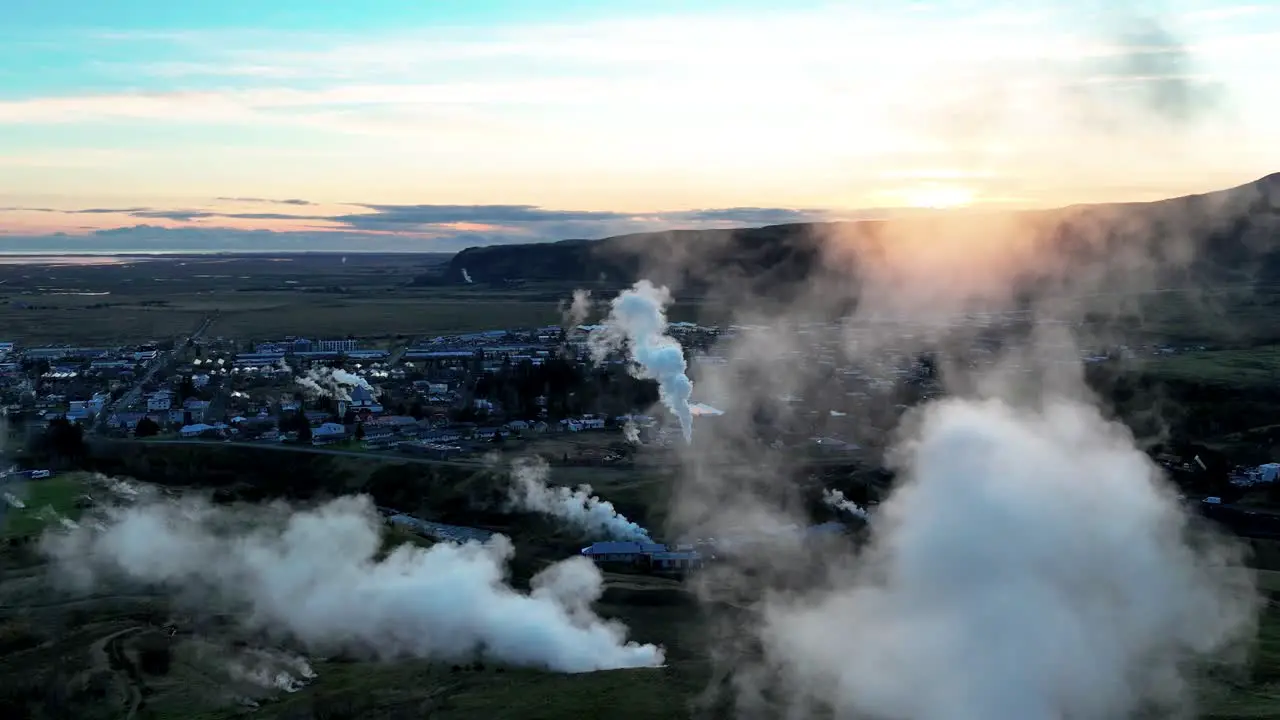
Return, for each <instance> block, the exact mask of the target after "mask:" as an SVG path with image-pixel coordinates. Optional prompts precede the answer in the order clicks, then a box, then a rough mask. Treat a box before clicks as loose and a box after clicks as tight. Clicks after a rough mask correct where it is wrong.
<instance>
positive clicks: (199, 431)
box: [179, 423, 222, 438]
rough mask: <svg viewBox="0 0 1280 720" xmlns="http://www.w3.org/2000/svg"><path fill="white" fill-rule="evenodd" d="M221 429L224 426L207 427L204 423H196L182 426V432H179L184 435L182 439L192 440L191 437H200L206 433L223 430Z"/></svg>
mask: <svg viewBox="0 0 1280 720" xmlns="http://www.w3.org/2000/svg"><path fill="white" fill-rule="evenodd" d="M221 429H222V426H220V425H206V424H204V423H196V424H194V425H184V426H182V430H180V431H179V432H181V433H182V437H185V438H191V437H199V436H200V435H203V434H204V433H207V432H212V431H215V430H221Z"/></svg>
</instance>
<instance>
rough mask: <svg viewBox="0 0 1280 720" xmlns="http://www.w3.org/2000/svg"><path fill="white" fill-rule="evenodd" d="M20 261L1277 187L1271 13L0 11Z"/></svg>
mask: <svg viewBox="0 0 1280 720" xmlns="http://www.w3.org/2000/svg"><path fill="white" fill-rule="evenodd" d="M2 20H3V21H2V22H0V252H58V251H67V252H86V251H103V252H108V251H129V250H138V251H195V250H201V251H203V250H228V251H245V250H340V251H344V252H357V251H360V250H378V251H386V250H404V251H427V252H434V251H454V250H458V249H461V248H463V247H467V246H471V245H484V244H492V243H510V242H531V241H543V240H559V239H565V238H584V237H585V238H592V237H603V236H607V235H613V234H620V233H623V232H634V231H643V230H654V229H665V228H672V227H687V228H692V227H733V226H744V225H760V224H770V223H777V222H792V221H804V220H819V219H842V218H854V217H861V216H865V215H867V214H869V213H874V212H875V211H880V210H883V209H885V208H939V207H945V208H953V207H970V208H977V209H1003V208H1018V207H1050V206H1059V205H1066V204H1073V203H1080V202H1113V201H1144V200H1153V199H1159V198H1163V197H1170V196H1175V195H1182V194H1189V193H1195V192H1203V191H1208V190H1214V189H1221V188H1225V187H1230V186H1234V185H1239V184H1243V183H1246V182H1249V181H1251V180H1254V179H1257V178H1259V177H1261V176H1264V175H1267V174H1269V173H1272V172H1275V171H1278V170H1280V123H1278V122H1276V118H1277V117H1280V114H1278V113H1277V110H1280V107H1277V105H1280V96H1277V94H1276V93H1275V92H1274V78H1275V77H1277V76H1280V50H1277V49H1276V48H1280V3H1257V4H1247V3H1238V2H1212V1H1209V0H1168V1H1166V2H1159V3H1155V2H1127V3H1108V2H1099V1H1098V0H1072V1H1070V2H1068V1H1066V0H1063V1H1062V2H1051V1H1047V0H1024V1H1022V2H978V1H976V0H967V1H966V0H949V1H939V2H911V1H908V0H895V1H893V2H890V1H888V0H883V1H875V0H860V1H849V2H829V1H828V2H819V1H816V0H786V1H785V2H782V1H776V2H764V1H762V0H696V1H692V2H680V1H678V0H554V2H552V1H551V0H432V1H430V2H422V1H421V0H362V1H361V2H359V3H317V2H314V0H307V1H306V2H303V1H302V0H272V2H269V3H264V2H260V1H259V0H220V2H217V3H175V2H172V0H115V1H113V2H110V3H104V2H100V1H99V0H5V2H4V9H3V18H2Z"/></svg>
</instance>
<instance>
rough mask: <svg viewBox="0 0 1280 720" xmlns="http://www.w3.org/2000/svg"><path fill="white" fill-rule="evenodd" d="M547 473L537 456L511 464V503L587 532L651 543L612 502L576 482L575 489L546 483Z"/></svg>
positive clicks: (548, 469)
mask: <svg viewBox="0 0 1280 720" xmlns="http://www.w3.org/2000/svg"><path fill="white" fill-rule="evenodd" d="M549 476H550V468H548V467H547V464H546V462H543V461H541V460H540V459H539V460H517V461H516V462H514V463H512V465H511V488H510V492H509V493H508V501H509V502H510V503H511V506H512V507H513V508H516V509H519V510H524V511H526V512H536V513H541V514H543V515H547V516H550V517H553V518H556V519H557V520H561V521H563V522H564V523H565V524H567V525H569V526H571V527H574V528H577V529H579V530H581V531H582V532H584V533H586V534H588V535H594V536H598V537H604V538H609V539H611V540H633V541H636V542H652V541H651V540H650V538H649V531H648V530H645V529H644V528H643V527H641V526H640V525H638V524H636V523H634V522H632V521H630V520H628V519H627V518H626V516H624V515H622V514H620V513H619V512H618V511H617V510H616V509H615V508H614V507H613V503H611V502H609V501H607V500H601V499H600V498H599V497H597V496H595V495H593V494H591V486H590V485H580V486H578V488H577V489H576V490H575V489H570V488H567V487H562V486H549V485H547V479H548V477H549Z"/></svg>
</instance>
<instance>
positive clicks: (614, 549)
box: [582, 540, 667, 565]
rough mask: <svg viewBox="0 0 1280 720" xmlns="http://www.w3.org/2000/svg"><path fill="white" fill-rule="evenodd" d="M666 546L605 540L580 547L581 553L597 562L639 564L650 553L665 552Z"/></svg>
mask: <svg viewBox="0 0 1280 720" xmlns="http://www.w3.org/2000/svg"><path fill="white" fill-rule="evenodd" d="M665 552H667V546H666V545H662V544H659V543H641V542H623V541H617V540H607V541H604V542H598V543H592V544H591V545H590V546H588V547H584V548H582V555H583V556H585V557H587V558H590V559H591V561H592V562H594V563H597V564H611V565H640V564H641V563H642V562H644V561H645V558H646V557H647V556H648V555H650V554H652V553H665Z"/></svg>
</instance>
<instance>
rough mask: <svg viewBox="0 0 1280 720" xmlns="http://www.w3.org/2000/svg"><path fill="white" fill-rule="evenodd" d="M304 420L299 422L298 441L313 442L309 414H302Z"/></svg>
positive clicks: (308, 443) (307, 443)
mask: <svg viewBox="0 0 1280 720" xmlns="http://www.w3.org/2000/svg"><path fill="white" fill-rule="evenodd" d="M299 415H300V416H301V417H302V422H301V423H298V442H299V443H303V444H306V445H310V444H311V423H310V422H308V421H307V416H306V415H302V414H301V413H299Z"/></svg>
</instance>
